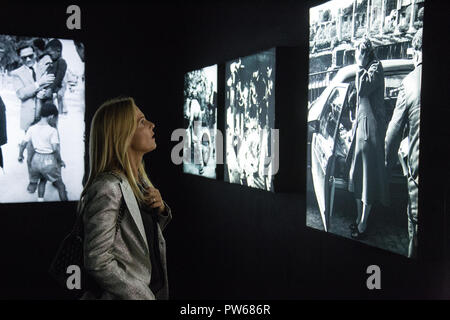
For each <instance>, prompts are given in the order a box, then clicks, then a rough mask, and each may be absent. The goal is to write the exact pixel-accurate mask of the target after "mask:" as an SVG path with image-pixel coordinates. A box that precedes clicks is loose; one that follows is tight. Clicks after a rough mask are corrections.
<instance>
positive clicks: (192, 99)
mask: <svg viewBox="0 0 450 320" xmlns="http://www.w3.org/2000/svg"><path fill="white" fill-rule="evenodd" d="M183 111H184V113H183V114H184V121H185V128H186V139H185V140H184V147H183V172H184V173H189V174H194V175H199V176H202V177H206V178H211V179H216V132H217V65H213V66H209V67H205V68H203V69H200V70H194V71H191V72H188V73H186V74H185V76H184V110H183Z"/></svg>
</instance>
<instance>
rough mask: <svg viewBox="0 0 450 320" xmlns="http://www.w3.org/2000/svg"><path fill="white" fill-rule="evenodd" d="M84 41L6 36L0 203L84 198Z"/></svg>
mask: <svg viewBox="0 0 450 320" xmlns="http://www.w3.org/2000/svg"><path fill="white" fill-rule="evenodd" d="M84 78H85V77H84V45H83V43H81V42H75V41H73V40H67V39H55V38H40V37H24V36H14V35H0V148H1V149H0V167H1V168H0V203H21V202H48V201H74V200H79V196H80V193H81V190H82V178H83V175H84V130H85V123H84V113H85V97H84V95H85V85H84V84H85V79H84Z"/></svg>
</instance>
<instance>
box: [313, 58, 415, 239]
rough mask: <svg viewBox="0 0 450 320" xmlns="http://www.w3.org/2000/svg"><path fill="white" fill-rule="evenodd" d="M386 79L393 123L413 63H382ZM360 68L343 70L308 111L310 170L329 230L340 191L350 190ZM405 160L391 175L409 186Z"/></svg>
mask: <svg viewBox="0 0 450 320" xmlns="http://www.w3.org/2000/svg"><path fill="white" fill-rule="evenodd" d="M381 63H382V65H383V69H384V76H385V96H384V100H385V107H386V114H387V119H388V120H390V119H391V117H392V112H393V109H394V107H395V103H396V100H397V95H398V88H399V86H400V85H401V81H402V80H403V78H404V77H405V76H406V75H408V73H410V72H411V71H412V70H413V69H414V64H413V62H412V60H403V59H402V60H400V59H399V60H383V61H381ZM356 71H357V66H356V65H349V66H346V67H343V68H341V69H340V70H339V71H338V73H337V74H336V76H335V77H334V78H333V80H332V81H331V83H330V84H329V85H328V86H327V88H326V89H325V90H324V91H323V92H322V94H321V95H320V96H319V97H318V98H317V99H316V100H315V101H314V102H313V103H312V104H311V105H310V106H309V111H308V167H309V168H308V169H310V170H311V178H312V186H313V191H314V193H315V195H316V199H317V204H318V206H319V211H320V214H321V218H322V222H323V226H324V229H325V231H328V230H329V227H330V221H331V217H332V214H333V203H334V200H335V199H334V197H335V191H336V189H342V190H347V178H348V166H346V164H347V162H346V157H347V154H348V150H349V147H350V143H351V128H352V122H351V120H350V117H349V108H350V107H349V103H350V102H349V101H348V100H349V99H348V98H349V94H350V92H349V91H350V90H351V89H350V87H352V86H351V85H350V84H351V83H352V82H354V80H355V73H356ZM400 162H401V160H399V163H398V165H397V167H396V168H394V170H393V172H392V174H391V178H390V179H391V181H390V182H391V183H405V181H406V180H405V178H404V177H403V172H402V166H401V163H400Z"/></svg>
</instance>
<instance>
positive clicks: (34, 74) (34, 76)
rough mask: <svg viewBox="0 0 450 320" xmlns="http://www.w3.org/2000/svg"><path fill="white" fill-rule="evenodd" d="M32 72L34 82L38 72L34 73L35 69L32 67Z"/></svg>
mask: <svg viewBox="0 0 450 320" xmlns="http://www.w3.org/2000/svg"><path fill="white" fill-rule="evenodd" d="M30 69H31V72H32V73H33V80H34V81H36V72H35V71H34V68H33V67H31V68H30Z"/></svg>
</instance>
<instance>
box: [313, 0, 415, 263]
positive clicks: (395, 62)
mask: <svg viewBox="0 0 450 320" xmlns="http://www.w3.org/2000/svg"><path fill="white" fill-rule="evenodd" d="M423 17H424V0H408V1H404V0H403V1H402V0H342V1H337V0H333V1H328V2H325V3H323V4H321V5H319V6H316V7H313V8H310V30H309V31H310V33H309V41H310V46H309V85H308V141H307V213H306V216H307V217H306V224H307V226H309V227H312V228H315V229H318V230H323V231H326V232H331V233H333V234H336V235H339V236H343V237H346V238H350V239H354V240H357V241H361V242H363V243H365V244H368V245H371V246H375V247H378V248H382V249H385V250H388V251H391V252H395V253H398V254H401V255H404V256H407V257H409V258H416V257H417V243H418V230H420V227H419V222H420V218H419V217H418V190H419V129H420V128H419V124H420V97H421V85H422V81H421V79H422V35H423Z"/></svg>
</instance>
